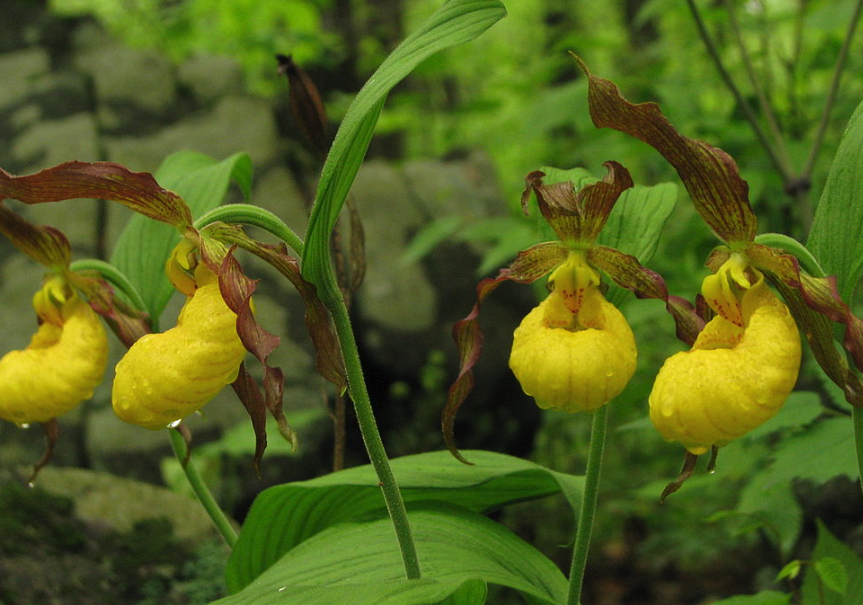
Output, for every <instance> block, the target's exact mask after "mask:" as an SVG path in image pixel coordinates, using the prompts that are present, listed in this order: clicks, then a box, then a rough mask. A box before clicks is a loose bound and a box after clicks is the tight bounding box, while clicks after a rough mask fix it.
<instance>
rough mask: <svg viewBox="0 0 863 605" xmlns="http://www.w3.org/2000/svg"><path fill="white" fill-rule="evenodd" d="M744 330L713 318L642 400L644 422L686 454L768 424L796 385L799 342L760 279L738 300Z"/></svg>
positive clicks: (665, 368)
mask: <svg viewBox="0 0 863 605" xmlns="http://www.w3.org/2000/svg"><path fill="white" fill-rule="evenodd" d="M743 316H744V319H746V320H747V325H746V326H745V328H740V327H738V326H736V325H734V324H733V323H732V322H730V321H728V320H726V319H724V318H723V317H721V316H716V317H715V318H713V319H712V320H711V321H710V322H709V323H708V324H707V326H705V328H704V330H703V331H702V332H701V334H700V335H699V337H698V339H697V340H696V342H695V344H694V345H693V347H692V349H691V350H690V351H684V352H681V353H677V354H676V355H673V356H672V357H670V358H669V359H668V360H667V361H666V362H665V364H664V365H663V366H662V369H661V370H660V371H659V375H658V376H657V377H656V382H655V383H654V386H653V391H652V392H651V394H650V419H651V420H652V421H653V424H654V426H656V428H657V430H658V431H659V432H660V433H661V434H662V436H663V437H664V438H665V439H666V440H668V441H678V442H680V443H681V444H682V445H683V446H684V447H685V448H686V449H687V450H689V451H690V452H692V453H693V454H696V455H698V454H703V453H705V452H706V451H708V450H709V449H710V448H711V447H712V446H714V445H716V446H722V445H725V444H727V443H728V442H729V441H731V440H733V439H736V438H738V437H741V436H743V435H745V434H746V433H748V432H749V431H751V430H752V429H754V428H755V427H757V426H759V425H761V424H762V423H764V422H765V421H767V420H769V419H770V418H772V417H773V416H774V415H775V414H776V412H778V411H779V409H780V408H781V407H782V404H783V403H784V402H785V399H786V398H787V397H788V394H789V393H790V392H791V390H792V389H793V388H794V384H795V383H796V382H797V373H798V371H799V369H800V352H801V350H800V336H799V334H798V332H797V326H796V324H795V323H794V319H793V318H792V317H791V314H790V313H789V312H788V308H787V307H786V306H785V304H783V303H782V302H781V301H780V300H778V299H777V298H776V297H775V296H774V295H773V293H772V292H771V291H770V289H769V288H768V287H767V286H766V285H765V284H764V282H763V278H762V281H760V282H759V283H758V284H756V285H755V286H753V287H752V288H751V289H750V290H749V291H748V292H747V293H746V295H745V297H744V299H743Z"/></svg>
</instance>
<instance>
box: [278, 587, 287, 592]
mask: <svg viewBox="0 0 863 605" xmlns="http://www.w3.org/2000/svg"><path fill="white" fill-rule="evenodd" d="M287 589H288V587H287V586H282V587H281V588H280V589H279V592H285V591H286V590H287Z"/></svg>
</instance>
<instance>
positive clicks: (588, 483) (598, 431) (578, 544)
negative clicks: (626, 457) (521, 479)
mask: <svg viewBox="0 0 863 605" xmlns="http://www.w3.org/2000/svg"><path fill="white" fill-rule="evenodd" d="M607 426H608V405H607V404H606V405H604V406H602V407H601V408H599V409H598V410H596V411H595V412H594V413H593V424H592V426H591V428H590V450H589V451H588V454H587V470H586V472H585V477H584V495H583V496H582V500H581V511H580V512H579V516H578V529H577V530H576V533H575V544H574V545H573V548H572V565H571V567H570V570H569V597H568V599H567V601H566V602H567V605H578V603H579V600H580V599H581V586H582V583H583V581H584V568H585V566H586V565H587V552H588V550H589V549H590V534H591V532H592V531H593V517H594V514H595V513H596V498H597V494H598V493H599V478H600V475H601V471H602V454H603V451H604V450H605V433H606V428H607Z"/></svg>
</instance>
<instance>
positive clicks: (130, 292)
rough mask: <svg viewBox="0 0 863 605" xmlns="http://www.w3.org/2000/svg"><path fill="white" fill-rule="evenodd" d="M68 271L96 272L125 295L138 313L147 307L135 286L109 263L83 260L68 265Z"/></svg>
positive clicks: (94, 259)
mask: <svg viewBox="0 0 863 605" xmlns="http://www.w3.org/2000/svg"><path fill="white" fill-rule="evenodd" d="M69 269H70V270H72V271H76V272H78V271H96V272H98V273H99V274H100V275H101V276H102V277H103V278H105V280H106V281H107V282H108V283H110V284H111V285H112V286H114V287H116V288H117V289H118V290H119V291H120V292H122V293H123V294H124V295H126V297H127V298H128V299H129V302H131V303H132V304H133V305H134V306H135V308H136V309H138V310H139V311H146V309H147V305H145V304H144V299H143V298H141V295H140V294H139V293H138V290H136V289H135V286H133V285H132V282H130V281H129V278H128V277H126V274H125V273H123V272H122V271H120V270H119V269H118V268H117V267H115V266H114V265H112V264H111V263H107V262H105V261H103V260H99V259H96V258H85V259H81V260H76V261H75V262H73V263H72V264H71V265H69Z"/></svg>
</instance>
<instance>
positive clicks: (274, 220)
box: [195, 204, 303, 255]
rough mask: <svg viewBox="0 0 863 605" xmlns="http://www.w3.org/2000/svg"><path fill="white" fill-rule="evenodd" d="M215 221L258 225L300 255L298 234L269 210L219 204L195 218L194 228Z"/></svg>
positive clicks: (301, 242)
mask: <svg viewBox="0 0 863 605" xmlns="http://www.w3.org/2000/svg"><path fill="white" fill-rule="evenodd" d="M216 221H222V222H224V223H232V224H242V225H251V226H252V227H259V228H261V229H264V230H266V231H269V232H270V233H272V234H273V235H275V236H276V237H278V238H279V239H280V240H282V241H283V242H285V243H286V244H287V245H288V246H289V247H290V248H291V250H293V251H294V253H295V254H297V255H301V254H302V253H303V240H302V239H300V236H298V235H297V234H296V233H294V231H293V230H292V229H291V228H290V227H288V226H287V225H286V224H285V223H284V221H282V219H280V218H279V217H278V216H276V215H275V214H273V213H272V212H270V211H269V210H264V209H263V208H260V207H258V206H252V205H251V204H228V205H227V206H219V207H217V208H213V209H212V210H210V211H209V212H208V213H206V214H205V215H204V216H202V217H200V218H199V219H198V220H196V221H195V228H196V229H201V228H203V227H204V226H206V225H209V224H210V223H214V222H216Z"/></svg>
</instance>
